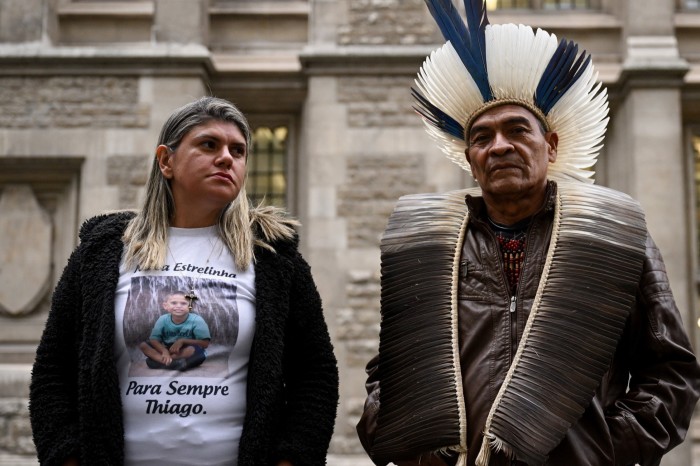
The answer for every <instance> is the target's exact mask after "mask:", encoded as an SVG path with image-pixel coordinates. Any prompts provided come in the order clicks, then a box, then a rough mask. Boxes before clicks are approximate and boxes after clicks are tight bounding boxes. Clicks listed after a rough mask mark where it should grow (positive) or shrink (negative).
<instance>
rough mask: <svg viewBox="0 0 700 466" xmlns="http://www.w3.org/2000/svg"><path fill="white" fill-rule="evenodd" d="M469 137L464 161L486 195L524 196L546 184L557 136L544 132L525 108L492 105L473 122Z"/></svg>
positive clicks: (542, 187) (553, 157)
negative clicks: (548, 167)
mask: <svg viewBox="0 0 700 466" xmlns="http://www.w3.org/2000/svg"><path fill="white" fill-rule="evenodd" d="M468 137H469V139H468V141H467V145H468V149H467V151H466V156H467V162H469V165H470V166H471V169H472V174H473V175H474V178H475V179H476V181H477V182H478V183H479V185H480V186H481V189H482V191H483V192H484V193H485V194H488V195H491V196H504V195H505V196H524V195H527V194H529V193H532V192H535V191H537V190H540V189H544V188H545V187H546V184H547V166H548V164H549V163H550V162H554V161H555V160H556V159H557V142H558V137H557V134H556V133H553V132H549V133H545V132H544V131H543V130H542V127H541V126H540V123H539V121H538V120H537V118H536V117H535V116H534V115H533V114H532V112H530V111H529V110H527V109H526V108H524V107H521V106H519V105H502V106H500V107H495V108H492V109H490V110H488V111H486V112H484V113H483V114H482V115H480V116H479V117H478V118H477V119H476V120H475V121H474V124H473V125H472V127H471V129H470V131H469V135H468Z"/></svg>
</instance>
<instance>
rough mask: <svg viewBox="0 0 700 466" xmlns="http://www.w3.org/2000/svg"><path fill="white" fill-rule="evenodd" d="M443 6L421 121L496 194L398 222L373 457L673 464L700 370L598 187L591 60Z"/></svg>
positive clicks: (429, 205)
mask: <svg viewBox="0 0 700 466" xmlns="http://www.w3.org/2000/svg"><path fill="white" fill-rule="evenodd" d="M428 6H429V8H430V10H431V12H432V13H433V16H434V17H435V18H436V20H437V22H438V24H439V25H440V26H441V29H442V31H443V34H444V35H445V38H446V39H447V40H448V42H447V43H446V44H445V45H444V46H443V47H442V48H441V49H439V50H438V51H436V52H434V53H433V54H432V55H431V57H430V59H429V60H426V62H425V63H424V65H423V67H422V69H421V72H420V74H419V78H418V80H417V84H418V88H419V89H418V90H416V91H414V95H415V97H416V99H417V101H418V111H419V113H420V114H421V115H422V116H423V118H424V120H425V122H426V124H427V128H428V132H429V133H430V134H431V136H433V137H434V138H435V140H436V141H437V142H438V143H439V144H440V146H441V148H442V150H443V151H444V152H446V153H447V154H448V156H450V157H452V158H453V160H455V161H457V163H459V164H460V165H462V166H464V167H465V168H466V169H468V170H470V171H471V173H472V174H473V176H474V178H475V179H476V181H477V182H478V184H479V187H480V189H476V190H465V191H457V192H451V193H444V194H427V195H413V196H406V197H404V198H402V199H401V200H400V201H399V203H398V204H397V207H396V209H395V211H394V213H393V214H392V216H391V218H390V220H389V224H388V226H387V230H386V232H385V235H384V237H383V239H382V247H381V249H382V326H381V333H380V345H379V355H378V357H377V358H375V359H373V360H372V361H370V363H369V364H368V374H369V378H368V381H367V389H368V394H369V396H368V399H367V402H366V404H365V412H364V414H363V416H362V419H361V420H360V422H359V424H358V433H359V435H360V439H361V441H362V443H363V446H364V447H365V449H366V450H367V452H368V453H369V454H370V456H371V457H372V459H373V460H374V462H375V463H376V464H387V463H388V462H394V463H397V464H398V465H400V466H403V465H414V464H420V465H445V464H459V465H467V464H468V465H474V464H476V465H478V466H485V465H513V464H517V465H523V464H528V465H539V464H550V465H567V466H570V465H574V466H575V465H601V466H603V465H633V464H637V463H639V464H642V465H654V464H658V463H659V461H660V459H661V457H662V456H663V454H665V453H666V452H667V451H669V450H670V449H671V448H673V447H674V446H676V445H678V444H679V443H680V442H681V441H683V438H684V436H685V434H686V431H687V428H688V424H689V422H690V417H691V415H692V412H693V408H694V406H695V403H696V401H697V398H698V394H699V389H700V367H699V366H698V364H697V361H696V358H695V356H694V354H693V351H692V348H691V346H690V343H689V341H688V337H687V335H686V334H685V331H684V328H683V323H682V321H681V317H680V314H679V312H678V309H677V308H676V305H675V303H674V301H673V296H672V294H671V290H670V287H669V283H668V277H667V276H666V273H665V269H664V264H663V261H662V259H661V255H660V253H659V251H658V249H657V247H656V245H655V244H654V242H653V240H652V239H651V237H650V235H649V233H648V231H647V228H646V224H645V220H644V214H643V212H642V211H641V209H640V207H639V205H638V204H637V203H636V202H635V201H634V200H632V199H631V198H629V197H628V196H626V195H625V194H622V193H619V192H616V191H613V190H610V189H607V188H602V187H596V186H593V185H591V184H589V183H588V182H587V181H588V179H587V178H589V177H590V176H592V172H590V171H587V170H586V168H587V167H590V166H592V165H593V164H594V163H595V158H596V156H597V152H598V151H599V149H600V141H601V140H602V138H603V136H604V133H605V127H606V124H607V118H606V115H607V99H606V95H605V92H604V91H602V92H601V91H600V86H599V85H598V84H596V82H595V77H594V76H595V75H594V73H593V69H592V64H591V62H590V57H587V56H585V54H584V55H581V56H577V48H576V46H575V44H573V43H571V42H567V41H561V42H557V40H556V38H555V37H553V36H551V35H549V34H547V33H546V32H544V31H537V33H534V32H533V31H532V30H531V29H529V28H527V27H525V26H519V27H518V26H514V25H500V26H492V25H488V20H487V18H486V12H485V9H484V6H483V4H482V2H481V0H474V1H469V0H468V1H466V2H465V7H466V12H467V24H468V27H466V28H465V27H460V26H459V25H460V24H462V22H461V18H459V17H458V15H457V13H455V10H454V9H453V8H450V6H451V5H450V4H449V2H448V1H438V0H435V1H432V0H428ZM487 65H488V66H487ZM460 121H461V122H465V123H464V124H462V123H460ZM462 157H463V158H462ZM464 161H466V164H465V163H464ZM465 199H466V209H465V205H464V201H465ZM380 387H381V390H380Z"/></svg>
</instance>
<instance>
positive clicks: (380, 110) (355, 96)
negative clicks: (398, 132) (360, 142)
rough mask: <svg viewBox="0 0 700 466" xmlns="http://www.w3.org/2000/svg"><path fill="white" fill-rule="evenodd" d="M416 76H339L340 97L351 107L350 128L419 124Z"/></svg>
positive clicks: (341, 100) (349, 111)
mask: <svg viewBox="0 0 700 466" xmlns="http://www.w3.org/2000/svg"><path fill="white" fill-rule="evenodd" d="M412 84H413V76H367V77H351V78H339V79H338V101H339V102H340V103H343V104H346V105H347V109H348V126H349V127H350V128H363V127H370V128H391V127H407V126H408V127H411V126H420V125H421V120H420V118H418V116H417V115H416V112H415V111H414V110H413V99H412V97H411V85H412Z"/></svg>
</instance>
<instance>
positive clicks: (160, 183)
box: [122, 97, 298, 270]
mask: <svg viewBox="0 0 700 466" xmlns="http://www.w3.org/2000/svg"><path fill="white" fill-rule="evenodd" d="M212 120H218V121H226V122H230V123H233V124H234V125H236V126H237V127H238V129H240V131H241V133H242V134H243V136H244V137H245V140H246V151H249V150H250V148H251V147H252V135H251V131H250V126H249V125H248V120H247V119H246V117H245V116H244V115H243V113H242V112H241V111H240V110H239V109H238V108H237V107H236V106H235V105H233V104H232V103H231V102H229V101H227V100H224V99H219V98H216V97H203V98H201V99H199V100H196V101H194V102H191V103H189V104H187V105H185V106H183V107H180V108H179V109H177V110H175V111H174V112H173V114H172V115H170V117H169V118H168V120H167V121H166V122H165V124H164V125H163V128H162V129H161V131H160V136H159V137H158V145H161V144H163V145H166V146H168V147H170V148H172V149H173V150H174V149H175V148H177V146H178V145H179V144H180V143H181V142H182V139H183V138H184V137H185V135H187V133H189V132H190V131H191V130H192V129H194V128H195V127H197V126H199V125H202V124H204V123H207V122H209V121H212ZM246 157H248V153H246ZM174 213H175V202H174V200H173V194H172V191H171V190H170V183H169V181H168V180H167V179H166V178H165V177H164V176H163V174H162V173H161V171H160V168H159V166H158V159H157V158H155V157H154V158H153V164H152V165H151V171H150V175H149V177H148V181H147V182H146V196H145V199H144V201H143V205H142V207H141V210H140V211H139V212H138V213H137V214H136V216H135V217H134V218H133V219H131V221H130V222H129V224H128V226H127V228H126V230H125V231H124V235H123V237H122V240H123V241H124V245H125V257H124V260H125V263H126V264H127V266H129V267H133V266H138V267H139V268H141V269H143V270H157V269H161V268H162V267H163V265H165V262H166V259H167V244H168V227H169V226H170V222H171V219H172V217H173V215H174ZM261 217H263V218H265V219H266V220H265V221H264V222H262V223H264V225H261V220H260V219H261ZM295 225H298V223H297V222H296V221H295V220H292V219H289V218H286V217H285V215H284V211H282V209H278V208H274V207H258V208H256V209H251V208H250V204H249V202H248V196H247V194H246V191H245V183H244V184H243V186H242V187H241V190H240V192H239V193H238V196H237V197H236V199H234V200H233V202H231V203H230V204H229V205H228V206H226V207H225V208H224V209H223V210H222V212H221V214H220V215H219V221H218V231H219V236H220V237H221V240H222V241H223V242H224V244H225V245H226V246H227V248H228V249H229V250H230V251H231V254H232V255H233V258H234V261H235V263H236V266H237V267H238V268H239V269H242V270H243V269H246V268H248V266H249V265H250V263H251V261H253V260H254V259H255V254H254V250H253V248H254V246H256V245H257V246H261V247H263V248H266V249H268V250H271V251H274V249H273V248H272V246H271V245H270V244H269V242H270V241H274V240H276V239H290V238H292V237H293V236H294V229H293V226H295ZM258 235H261V236H260V237H258Z"/></svg>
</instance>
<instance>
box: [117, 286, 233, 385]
mask: <svg viewBox="0 0 700 466" xmlns="http://www.w3.org/2000/svg"><path fill="white" fill-rule="evenodd" d="M236 291H237V290H236V285H235V284H233V283H227V282H222V281H219V280H209V279H196V278H192V277H180V276H150V275H143V276H135V277H132V279H131V287H130V289H129V295H128V297H127V302H126V308H125V309H124V321H123V322H124V324H123V325H124V340H125V342H126V346H127V349H128V351H129V354H130V358H131V365H130V367H129V377H148V376H163V375H164V373H167V372H169V371H176V373H177V374H178V375H179V376H192V377H222V376H225V375H226V373H227V370H228V358H229V355H230V354H231V351H232V349H233V347H234V346H235V345H236V341H237V339H238V330H239V316H238V309H237V306H236V304H235V303H236Z"/></svg>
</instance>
